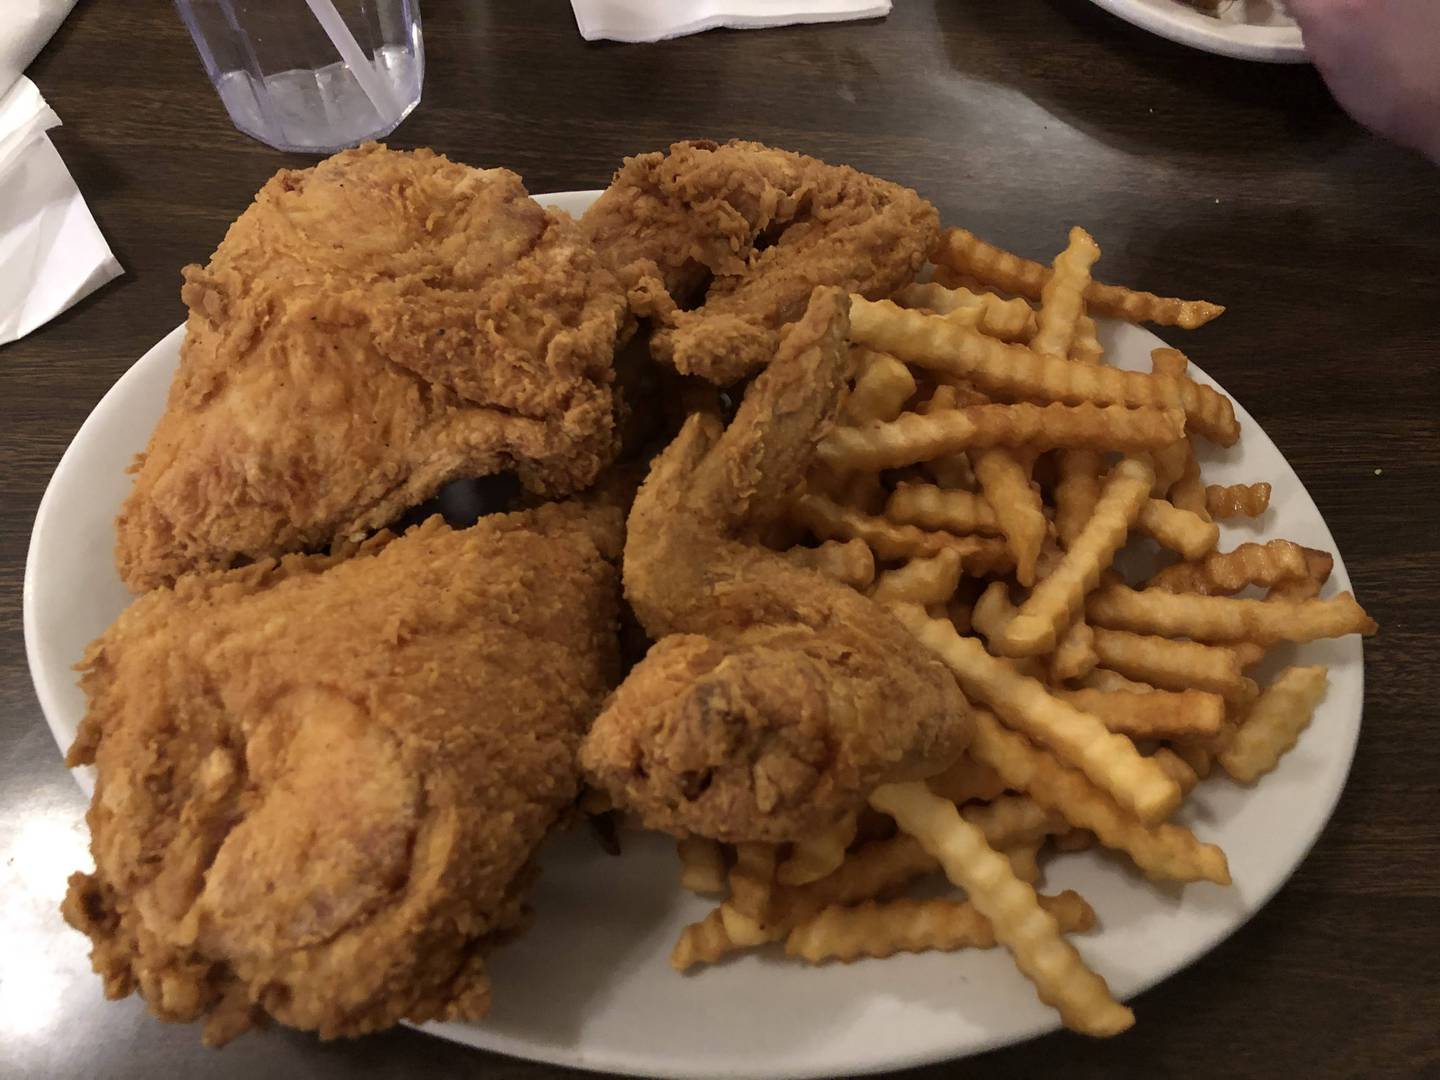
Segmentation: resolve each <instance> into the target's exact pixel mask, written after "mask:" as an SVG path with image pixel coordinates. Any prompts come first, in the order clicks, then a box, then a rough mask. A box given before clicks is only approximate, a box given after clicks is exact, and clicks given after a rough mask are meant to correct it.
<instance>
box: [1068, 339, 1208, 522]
mask: <svg viewBox="0 0 1440 1080" xmlns="http://www.w3.org/2000/svg"><path fill="white" fill-rule="evenodd" d="M1103 355H1104V349H1102V348H1101V346H1100V339H1099V337H1098V336H1097V331H1096V326H1095V320H1094V319H1092V318H1090V316H1088V315H1082V316H1080V318H1079V320H1078V321H1077V322H1076V324H1075V337H1074V340H1072V341H1071V343H1070V359H1071V360H1073V361H1076V362H1078V363H1081V364H1098V363H1099V362H1100V358H1101V357H1102V356H1103ZM1182 441H1183V440H1182ZM1055 464H1056V472H1057V474H1058V475H1057V477H1056V483H1055V532H1056V534H1057V535H1058V536H1059V538H1060V543H1062V544H1064V545H1065V546H1066V547H1069V546H1070V543H1071V541H1073V540H1074V539H1075V537H1077V536H1079V535H1080V530H1081V529H1083V528H1084V527H1085V522H1087V521H1089V520H1090V515H1091V514H1093V513H1094V512H1095V504H1096V503H1097V502H1099V501H1100V482H1101V474H1102V473H1103V472H1104V471H1105V455H1104V454H1102V453H1101V452H1100V451H1099V450H1061V451H1060V452H1059V453H1058V454H1057V455H1056V458H1055Z"/></svg>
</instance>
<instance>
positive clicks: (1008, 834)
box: [930, 787, 1068, 851]
mask: <svg viewBox="0 0 1440 1080" xmlns="http://www.w3.org/2000/svg"><path fill="white" fill-rule="evenodd" d="M930 790H931V791H934V790H935V789H934V787H931V789H930ZM960 816H961V817H963V818H964V819H965V820H966V821H968V822H970V824H971V825H974V826H976V827H977V828H978V829H979V830H980V831H981V832H983V833H984V834H985V842H986V843H987V844H989V845H990V846H991V847H992V848H994V849H995V850H996V851H999V850H1000V849H1001V848H1012V847H1017V846H1022V845H1025V844H1029V843H1032V842H1035V841H1039V840H1043V839H1044V838H1045V837H1047V836H1051V835H1053V834H1054V833H1057V832H1063V831H1064V830H1065V829H1066V828H1068V825H1067V823H1066V821H1065V819H1064V818H1063V817H1061V816H1060V815H1059V814H1057V813H1055V812H1054V811H1053V810H1048V809H1046V808H1045V807H1043V806H1041V805H1040V804H1039V803H1037V802H1036V801H1035V800H1034V799H1032V798H1030V796H1028V795H1001V796H1000V797H998V798H996V799H993V800H991V801H990V802H988V803H977V804H975V805H973V806H963V807H961V808H960Z"/></svg>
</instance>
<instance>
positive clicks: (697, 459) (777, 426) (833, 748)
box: [581, 290, 970, 842]
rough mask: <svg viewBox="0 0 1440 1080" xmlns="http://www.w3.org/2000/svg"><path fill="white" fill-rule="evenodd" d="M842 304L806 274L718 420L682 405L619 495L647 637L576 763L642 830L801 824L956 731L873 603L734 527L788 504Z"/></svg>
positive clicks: (820, 419) (964, 731)
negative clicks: (812, 291)
mask: <svg viewBox="0 0 1440 1080" xmlns="http://www.w3.org/2000/svg"><path fill="white" fill-rule="evenodd" d="M845 308H846V299H845V296H844V294H843V293H841V292H840V291H839V290H817V292H816V296H815V299H814V300H812V302H811V304H810V307H809V310H808V311H807V312H806V314H805V316H804V317H803V318H802V319H801V320H800V321H799V322H797V323H794V324H792V325H791V326H790V327H788V328H787V329H786V330H785V331H784V333H783V335H782V342H781V346H780V350H779V352H778V353H777V354H776V356H775V359H774V362H773V363H771V365H770V366H769V367H768V368H767V370H766V371H765V372H764V373H762V374H761V375H760V376H759V378H757V379H756V380H755V382H754V383H753V384H752V385H751V387H750V389H749V391H748V393H747V394H746V396H745V400H744V403H743V404H742V405H741V407H740V411H739V413H738V415H737V416H736V418H735V420H734V422H733V423H732V424H731V425H730V426H729V428H728V429H724V430H722V429H721V426H720V423H719V421H718V420H716V419H714V418H713V417H706V416H694V417H692V418H691V419H690V421H689V422H688V423H687V424H686V426H685V427H684V429H683V430H682V431H681V433H680V435H679V437H678V438H677V439H676V440H675V441H674V442H673V443H672V444H671V445H670V447H669V448H668V449H667V450H666V451H665V452H664V453H663V454H662V455H661V456H660V457H659V458H658V459H657V460H656V462H655V464H654V466H653V467H652V470H651V473H650V477H649V479H648V480H646V482H645V486H644V487H643V488H641V490H640V494H639V495H638V497H637V498H636V501H635V505H634V508H633V509H632V511H631V514H630V521H629V529H628V532H629V536H628V539H627V543H626V549H625V591H626V596H627V597H628V598H629V600H630V602H631V604H632V605H633V606H634V608H635V612H636V614H637V615H638V616H639V617H640V620H641V622H642V623H643V624H644V625H645V627H646V629H647V630H649V631H650V633H651V635H652V636H653V637H655V638H656V639H657V641H658V643H657V644H656V645H655V646H654V648H652V649H651V650H650V653H649V655H648V656H646V658H645V659H644V660H643V661H642V662H641V663H640V664H639V665H637V666H636V667H635V669H634V670H633V671H632V672H631V673H630V676H629V677H628V678H627V679H626V680H625V682H624V683H623V684H622V685H621V687H620V689H619V690H618V691H617V692H616V694H615V696H614V698H613V699H612V700H611V702H610V704H609V706H608V707H607V708H606V710H605V711H604V713H602V714H601V716H600V718H599V719H598V720H597V721H596V723H595V726H594V728H593V729H592V730H591V733H590V735H589V737H588V738H587V739H586V742H585V745H584V747H583V749H582V752H581V760H582V762H583V764H584V766H585V769H586V771H587V774H588V776H589V778H590V780H591V782H592V783H594V784H596V785H597V786H600V787H603V788H605V789H606V790H607V791H609V792H610V793H611V795H612V796H613V797H614V799H615V802H616V804H617V805H618V806H621V807H624V808H628V809H631V810H634V811H636V812H638V813H639V815H640V816H641V818H642V820H643V821H644V822H645V824H646V825H648V826H650V827H652V828H660V829H666V830H669V831H673V832H677V833H685V832H691V833H695V834H698V835H702V836H709V837H713V838H715V839H719V840H725V841H729V842H743V841H768V842H778V841H787V840H802V839H805V838H807V837H810V836H813V835H814V834H815V833H817V832H819V831H820V830H822V829H824V828H825V827H827V826H829V825H830V824H832V823H833V822H834V821H835V820H836V818H837V817H839V816H840V815H841V814H844V813H847V812H849V811H852V810H857V809H859V808H860V807H861V806H862V805H863V803H864V799H865V796H866V795H867V793H868V792H869V791H870V789H871V788H873V787H874V786H875V785H876V784H877V783H881V782H884V781H886V780H889V779H892V778H896V777H906V776H912V775H916V774H921V775H923V774H925V773H927V772H935V771H938V770H940V769H943V768H945V767H946V766H947V765H948V764H949V763H950V762H951V761H953V760H954V759H955V758H956V757H957V756H958V755H959V754H960V752H961V751H962V750H963V749H964V746H965V742H966V740H967V739H968V738H969V730H970V727H969V719H968V709H967V708H966V704H965V699H964V698H963V697H962V696H961V694H960V691H959V688H958V687H957V686H956V685H955V680H954V679H953V678H951V676H950V675H949V673H948V672H947V671H946V670H945V669H944V667H943V666H942V665H941V664H940V663H939V661H937V660H935V659H933V658H931V657H930V656H928V655H927V654H926V653H924V652H923V651H922V650H920V649H917V648H916V647H915V645H914V643H913V641H911V639H910V637H909V635H908V634H907V633H906V632H905V630H904V629H903V628H902V627H901V626H900V625H899V624H898V623H897V622H895V620H894V619H893V618H892V617H891V616H889V615H888V614H887V613H886V612H885V611H884V610H883V609H882V608H881V607H880V606H879V605H877V604H876V603H875V602H874V601H872V600H870V599H868V598H867V597H865V596H862V595H860V594H859V593H857V592H855V591H854V590H853V589H850V588H849V587H848V586H845V585H842V584H840V583H839V582H836V581H834V580H833V579H831V578H828V577H826V576H824V575H822V574H820V573H817V572H815V571H812V570H808V569H805V568H802V567H800V566H797V565H795V564H794V563H793V562H792V561H791V560H790V559H788V558H786V557H785V556H784V555H782V554H780V553H777V552H773V551H769V550H766V549H764V548H760V547H756V546H753V545H750V544H747V543H745V542H744V541H743V540H742V539H741V536H742V534H743V531H744V530H745V529H746V528H747V527H748V526H754V525H756V524H758V523H763V522H764V521H765V520H767V519H769V518H773V517H775V516H778V515H779V514H781V513H783V512H784V511H785V508H786V506H787V503H788V500H789V497H790V495H791V493H792V492H793V490H794V489H795V488H796V486H797V485H798V484H799V483H800V481H801V480H802V479H803V478H804V476H805V474H806V472H807V470H808V469H809V467H810V463H811V459H812V456H813V453H814V446H815V439H816V436H817V435H818V434H819V433H820V432H822V431H823V430H824V429H825V428H826V427H827V426H828V425H829V424H831V423H832V422H833V420H834V417H835V414H836V411H837V410H838V408H839V404H840V399H841V394H842V390H843V387H844V383H845V374H846V371H845V368H846V356H847V354H846V350H845V347H844V335H845V325H846V324H845V314H844V313H845Z"/></svg>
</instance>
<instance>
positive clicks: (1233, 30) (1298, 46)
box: [1093, 0, 1307, 64]
mask: <svg viewBox="0 0 1440 1080" xmlns="http://www.w3.org/2000/svg"><path fill="white" fill-rule="evenodd" d="M1093 2H1094V3H1096V4H1098V5H1099V6H1100V7H1102V8H1104V9H1105V10H1106V11H1108V12H1110V13H1111V14H1112V15H1118V16H1119V17H1120V18H1122V19H1124V20H1125V21H1126V22H1128V23H1133V24H1134V25H1136V26H1138V27H1140V28H1141V29H1143V30H1149V31H1150V32H1151V33H1152V34H1159V35H1160V36H1161V37H1163V38H1169V39H1170V40H1171V41H1177V42H1179V43H1180V44H1181V45H1189V46H1191V47H1192V48H1196V49H1203V50H1205V51H1206V52H1212V53H1219V54H1220V55H1222V56H1233V57H1236V58H1237V59H1240V60H1262V61H1266V62H1268V63H1275V64H1303V63H1305V62H1306V59H1307V58H1306V56H1305V46H1304V44H1303V43H1302V42H1301V40H1300V27H1299V26H1297V25H1296V24H1295V20H1294V19H1292V18H1291V17H1290V16H1289V14H1287V13H1286V12H1285V9H1284V4H1283V3H1280V2H1279V0H1221V3H1220V7H1219V9H1218V11H1217V13H1216V14H1215V15H1207V14H1206V13H1205V12H1203V11H1200V10H1198V9H1197V8H1196V7H1194V6H1193V5H1191V4H1187V3H1185V0H1093Z"/></svg>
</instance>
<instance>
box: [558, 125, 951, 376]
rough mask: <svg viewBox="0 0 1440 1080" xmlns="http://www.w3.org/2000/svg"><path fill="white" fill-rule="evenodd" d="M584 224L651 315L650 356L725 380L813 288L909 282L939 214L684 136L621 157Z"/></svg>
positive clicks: (770, 339)
mask: <svg viewBox="0 0 1440 1080" xmlns="http://www.w3.org/2000/svg"><path fill="white" fill-rule="evenodd" d="M581 226H582V228H583V229H584V230H585V232H586V233H587V234H588V235H589V236H590V237H591V239H592V240H593V241H594V243H595V247H596V250H597V251H598V252H599V253H600V255H601V257H602V258H603V259H605V261H606V262H607V263H608V264H609V265H610V266H611V267H612V268H613V269H614V270H615V272H616V273H617V274H618V275H619V277H620V279H621V281H622V283H623V284H624V285H625V287H626V289H627V290H628V292H629V297H630V303H631V307H632V308H633V309H634V311H635V312H636V313H637V314H639V315H648V316H650V317H651V318H652V319H653V320H654V322H655V332H654V334H653V336H652V338H651V349H652V351H653V353H654V355H655V356H656V357H657V358H659V359H662V360H664V361H666V362H667V363H670V364H672V365H673V366H674V367H675V368H676V370H678V371H680V372H681V373H683V374H695V375H700V376H703V377H704V378H706V379H709V380H710V381H711V382H714V383H717V384H721V385H725V384H728V383H733V382H735V381H736V380H737V379H740V378H741V377H743V376H745V375H747V374H749V373H751V372H753V371H755V370H757V369H759V368H761V367H763V366H764V365H765V364H767V363H768V362H769V360H770V358H771V357H772V356H773V355H774V354H775V348H776V342H777V332H778V331H779V329H780V327H782V326H784V325H785V324H786V323H788V322H791V321H793V320H795V319H798V318H799V317H800V314H801V312H803V311H804V310H805V305H806V303H807V302H808V301H809V299H810V293H811V290H812V289H814V288H815V287H816V286H819V285H838V286H840V287H842V288H844V289H845V290H847V291H849V292H859V293H863V294H864V295H865V296H866V297H868V298H870V299H880V298H882V297H885V296H888V295H889V294H890V293H892V292H893V291H894V290H896V289H898V288H899V287H900V286H902V285H904V284H906V283H908V282H909V281H911V280H912V279H913V278H914V276H915V273H916V272H917V271H918V270H919V269H920V267H921V266H922V265H924V262H925V257H926V255H927V253H928V252H929V250H930V246H931V245H932V244H933V243H934V241H935V238H936V235H937V234H938V231H939V215H938V214H937V213H936V210H935V208H934V207H933V206H931V205H930V204H929V203H928V202H926V201H925V200H924V199H922V198H921V197H920V196H919V195H917V194H915V192H913V191H911V190H910V189H909V188H904V187H901V186H900V185H898V184H893V183H890V182H889V181H886V180H880V179H877V178H875V177H873V176H867V175H865V174H864V173H861V172H857V171H856V170H854V169H851V168H847V167H843V166H833V165H826V164H825V163H824V162H822V161H817V160H816V159H815V158H811V157H806V156H804V155H803V154H795V153H791V152H790V151H788V150H776V149H772V148H771V147H768V146H765V145H763V144H761V143H756V142H738V141H737V142H729V143H725V144H724V145H717V144H715V143H713V142H681V143H676V144H675V145H673V146H672V147H670V150H669V152H668V153H664V154H661V153H651V154H641V155H639V156H636V157H632V158H627V159H626V160H625V163H624V165H623V166H622V167H621V169H620V171H619V172H618V173H616V175H615V179H614V182H613V183H612V184H611V185H610V187H609V189H608V190H607V191H606V192H605V194H604V195H602V196H601V197H600V199H599V200H598V201H597V202H596V203H595V205H594V206H592V207H591V208H590V209H589V210H588V211H587V212H586V214H585V216H584V218H583V219H582V220H581ZM697 300H699V303H698V306H697V304H696V301H697Z"/></svg>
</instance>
